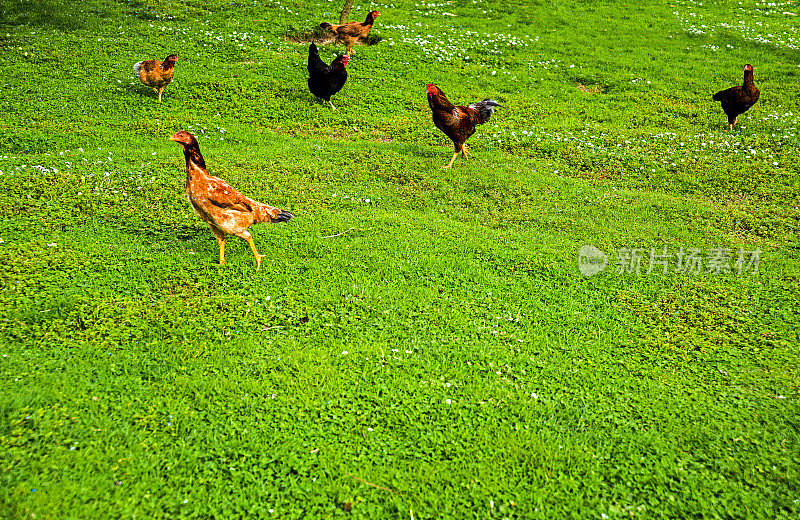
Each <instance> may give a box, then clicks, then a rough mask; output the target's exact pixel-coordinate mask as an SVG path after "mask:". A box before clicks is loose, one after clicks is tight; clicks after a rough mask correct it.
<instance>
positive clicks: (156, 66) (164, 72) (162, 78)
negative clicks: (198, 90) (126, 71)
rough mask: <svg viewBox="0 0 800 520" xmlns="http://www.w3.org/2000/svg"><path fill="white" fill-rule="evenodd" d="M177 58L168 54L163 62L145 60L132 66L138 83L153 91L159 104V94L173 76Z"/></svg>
mask: <svg viewBox="0 0 800 520" xmlns="http://www.w3.org/2000/svg"><path fill="white" fill-rule="evenodd" d="M177 61H178V57H177V56H175V55H174V54H170V55H169V56H167V57H166V58H164V61H158V60H146V61H140V62H138V63H135V64H134V65H133V71H134V72H136V74H138V76H139V81H141V82H142V83H144V84H145V85H147V86H148V87H150V88H152V89H153V92H155V93H156V94H158V101H159V102H161V93H162V92H164V89H165V88H166V86H167V85H169V82H170V81H172V77H173V76H174V75H175V63H176V62H177Z"/></svg>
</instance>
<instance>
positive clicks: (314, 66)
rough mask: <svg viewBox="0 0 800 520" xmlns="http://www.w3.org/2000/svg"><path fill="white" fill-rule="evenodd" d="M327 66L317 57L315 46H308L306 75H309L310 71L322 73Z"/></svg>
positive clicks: (317, 52)
mask: <svg viewBox="0 0 800 520" xmlns="http://www.w3.org/2000/svg"><path fill="white" fill-rule="evenodd" d="M326 68H328V65H327V64H326V63H325V62H324V61H322V58H320V57H319V50H317V46H316V44H313V43H312V44H311V45H309V46H308V73H309V74H311V71H312V70H316V71H324V70H325V69H326Z"/></svg>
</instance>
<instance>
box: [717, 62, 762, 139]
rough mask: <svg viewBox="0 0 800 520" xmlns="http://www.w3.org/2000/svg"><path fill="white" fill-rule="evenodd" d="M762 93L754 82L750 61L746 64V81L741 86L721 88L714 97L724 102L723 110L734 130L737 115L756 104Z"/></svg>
mask: <svg viewBox="0 0 800 520" xmlns="http://www.w3.org/2000/svg"><path fill="white" fill-rule="evenodd" d="M760 95H761V92H759V90H758V89H757V88H756V84H755V83H753V66H752V65H750V64H749V63H748V64H747V65H745V66H744V83H743V84H742V85H741V86H739V87H731V88H729V89H725V90H720V91H719V92H717V93H716V94H714V97H713V98H712V99H713V100H714V101H719V102H720V103H721V104H722V110H723V111H724V112H725V114H726V115H727V116H728V125H729V127H730V129H731V130H733V125H735V124H736V117H737V116H739V114H744V113H745V112H747V110H748V109H749V108H750V107H751V106H753V105H755V104H756V101H758V97H759V96H760Z"/></svg>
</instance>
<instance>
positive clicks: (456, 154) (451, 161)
mask: <svg viewBox="0 0 800 520" xmlns="http://www.w3.org/2000/svg"><path fill="white" fill-rule="evenodd" d="M456 157H458V152H456V153H454V154H453V158H452V159H450V162H449V163H447V164H446V165H445V166H442V168H452V167H453V163H454V162H456Z"/></svg>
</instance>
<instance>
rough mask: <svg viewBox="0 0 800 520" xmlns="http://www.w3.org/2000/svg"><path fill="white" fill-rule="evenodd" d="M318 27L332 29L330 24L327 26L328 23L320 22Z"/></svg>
mask: <svg viewBox="0 0 800 520" xmlns="http://www.w3.org/2000/svg"><path fill="white" fill-rule="evenodd" d="M319 26H320V28H321V29H328V28H330V27H333V26H332V25H331V24H329V23H328V22H322V23H321V24H319Z"/></svg>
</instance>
